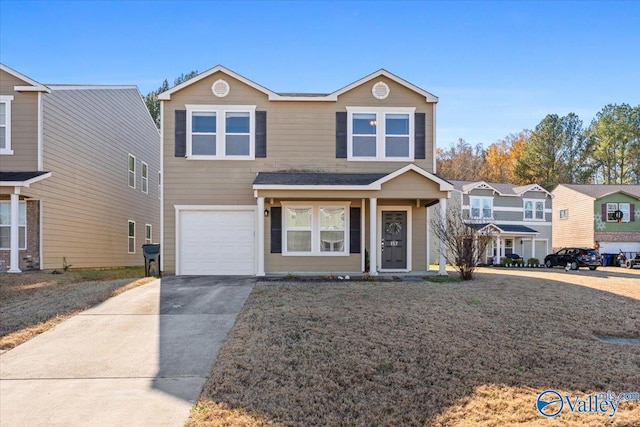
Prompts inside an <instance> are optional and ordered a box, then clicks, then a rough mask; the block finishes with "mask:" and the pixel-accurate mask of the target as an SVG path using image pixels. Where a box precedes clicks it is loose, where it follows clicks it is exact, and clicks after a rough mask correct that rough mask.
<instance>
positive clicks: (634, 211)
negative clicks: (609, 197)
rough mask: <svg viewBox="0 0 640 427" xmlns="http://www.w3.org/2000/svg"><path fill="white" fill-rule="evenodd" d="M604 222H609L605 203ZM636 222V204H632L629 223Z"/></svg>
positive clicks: (603, 206) (603, 210)
mask: <svg viewBox="0 0 640 427" xmlns="http://www.w3.org/2000/svg"><path fill="white" fill-rule="evenodd" d="M601 212H602V221H603V222H607V204H606V203H603V204H602V210H601ZM635 220H636V205H635V204H634V203H631V204H630V205H629V221H630V222H635Z"/></svg>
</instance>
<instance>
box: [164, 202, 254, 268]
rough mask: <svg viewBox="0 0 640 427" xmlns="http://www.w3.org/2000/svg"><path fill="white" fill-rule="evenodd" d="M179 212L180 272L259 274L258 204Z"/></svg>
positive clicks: (178, 250)
mask: <svg viewBox="0 0 640 427" xmlns="http://www.w3.org/2000/svg"><path fill="white" fill-rule="evenodd" d="M176 215H177V218H176V219H177V232H178V239H177V242H178V248H177V254H178V260H177V261H178V269H177V272H176V273H177V274H179V275H253V274H255V248H256V245H255V222H256V217H255V215H256V214H255V206H247V207H240V208H238V207H234V208H227V207H217V208H216V207H197V208H192V209H180V210H178V211H177V213H176Z"/></svg>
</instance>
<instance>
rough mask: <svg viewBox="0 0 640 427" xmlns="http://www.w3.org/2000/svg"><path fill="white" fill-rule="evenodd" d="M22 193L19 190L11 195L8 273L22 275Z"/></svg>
mask: <svg viewBox="0 0 640 427" xmlns="http://www.w3.org/2000/svg"><path fill="white" fill-rule="evenodd" d="M19 202H20V191H19V190H18V189H16V190H14V192H13V193H11V208H10V209H11V229H10V236H11V243H10V248H11V254H10V258H9V271H8V273H21V271H20V252H19V251H20V250H19V246H20V238H19V237H20V234H19V227H18V224H19V222H20V210H19V206H20V203H19Z"/></svg>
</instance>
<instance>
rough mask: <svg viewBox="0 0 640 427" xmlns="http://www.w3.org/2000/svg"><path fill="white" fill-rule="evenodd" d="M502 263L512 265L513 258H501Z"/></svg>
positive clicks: (507, 265) (506, 265)
mask: <svg viewBox="0 0 640 427" xmlns="http://www.w3.org/2000/svg"><path fill="white" fill-rule="evenodd" d="M500 264H503V265H504V266H505V267H511V264H513V260H512V259H511V258H508V257H506V258H502V259H500Z"/></svg>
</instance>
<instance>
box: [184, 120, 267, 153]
mask: <svg viewBox="0 0 640 427" xmlns="http://www.w3.org/2000/svg"><path fill="white" fill-rule="evenodd" d="M175 117H176V118H175V150H174V155H175V157H185V156H186V155H187V111H186V110H176V112H175ZM255 141H256V147H255V154H256V157H257V158H264V157H267V112H266V111H256V135H255Z"/></svg>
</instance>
